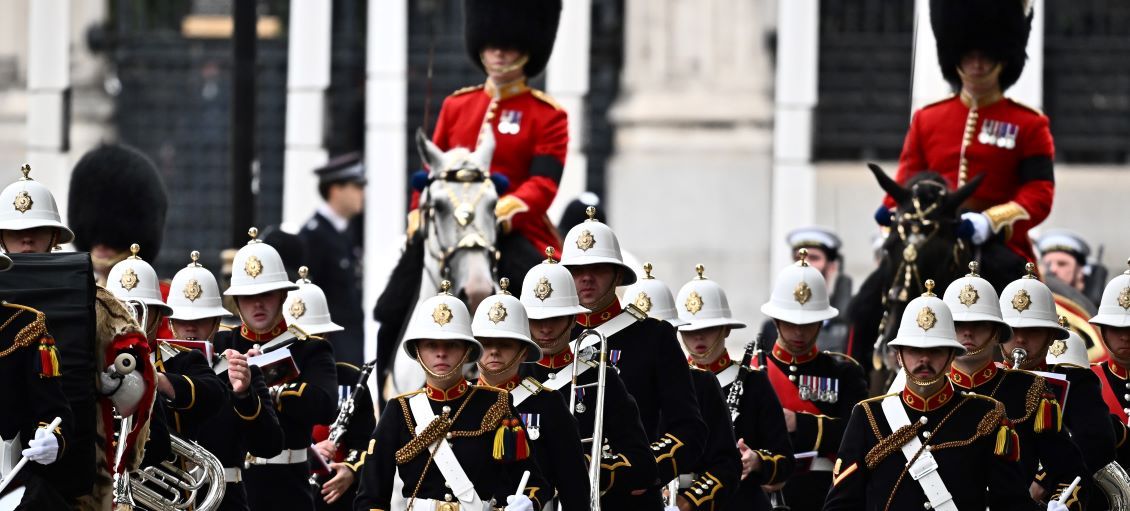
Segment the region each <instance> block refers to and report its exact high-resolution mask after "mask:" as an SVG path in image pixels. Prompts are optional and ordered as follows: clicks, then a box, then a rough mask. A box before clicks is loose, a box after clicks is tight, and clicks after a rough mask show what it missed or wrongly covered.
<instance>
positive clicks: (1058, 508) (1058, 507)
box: [1048, 500, 1067, 511]
mask: <svg viewBox="0 0 1130 511" xmlns="http://www.w3.org/2000/svg"><path fill="white" fill-rule="evenodd" d="M1048 511H1067V506H1065V505H1063V504H1060V503H1059V500H1053V501H1051V502H1048Z"/></svg>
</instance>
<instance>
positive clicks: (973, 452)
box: [824, 281, 1065, 511]
mask: <svg viewBox="0 0 1130 511" xmlns="http://www.w3.org/2000/svg"><path fill="white" fill-rule="evenodd" d="M932 288H933V281H927V283H926V289H927V292H926V294H924V295H923V296H921V297H919V298H915V299H914V300H912V301H911V302H910V303H909V304H908V305H907V307H906V313H905V314H903V317H902V323H901V324H900V325H899V331H898V335H897V336H896V338H895V339H894V340H892V341H891V343H890V345H891V346H892V347H894V348H895V349H896V350H897V352H898V355H897V356H898V358H899V360H900V363H901V365H902V367H903V371H904V372H905V374H906V386H905V388H903V390H902V391H901V392H898V393H892V394H887V395H884V396H880V397H876V398H872V399H868V400H865V401H863V402H861V403H859V404H858V405H856V406H855V408H854V409H853V411H852V414H851V419H850V420H849V422H848V426H847V430H846V431H845V433H844V438H843V442H842V443H841V444H840V452H839V458H838V459H837V460H836V464H835V467H834V470H833V473H834V480H833V486H832V489H831V491H830V492H829V493H828V499H827V503H826V504H825V506H824V509H825V510H828V511H837V510H852V511H857V510H864V509H865V510H881V509H937V510H958V509H986V508H988V509H992V510H997V509H1008V510H1013V509H1040V507H1039V506H1038V505H1037V504H1036V503H1035V502H1034V501H1032V500H1031V498H1030V497H1029V496H1028V492H1027V486H1028V482H1027V481H1025V480H1024V479H1023V478H1022V477H1021V475H1020V467H1019V465H1018V464H1017V463H1015V461H1014V460H1015V452H1016V449H1019V445H1017V443H1016V434H1015V432H1013V431H1012V430H1011V429H1010V428H1009V426H1008V420H1007V416H1006V414H1005V406H1004V405H1003V404H1002V403H1000V402H999V401H997V400H995V399H993V398H990V397H985V396H981V395H979V394H974V393H958V392H957V391H956V389H955V388H954V386H953V385H952V384H951V383H950V381H949V379H947V378H946V375H947V374H948V373H949V366H950V363H951V362H952V360H953V358H954V357H955V356H959V355H961V354H963V353H965V347H964V346H962V345H961V344H960V343H958V342H957V341H956V340H955V334H954V328H953V319H952V317H951V316H950V312H949V309H948V308H947V307H946V305H945V304H944V303H943V302H942V301H941V300H939V299H938V298H937V296H935V295H934V294H933V293H932V292H931V290H932ZM998 437H1004V439H1005V441H1003V442H998V441H997V439H998ZM908 460H912V461H913V463H910V462H908ZM1047 509H1056V510H1062V509H1065V508H1063V507H1062V506H1060V507H1053V506H1049V507H1048V508H1047Z"/></svg>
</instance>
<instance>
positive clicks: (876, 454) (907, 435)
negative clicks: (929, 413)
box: [863, 421, 922, 470]
mask: <svg viewBox="0 0 1130 511" xmlns="http://www.w3.org/2000/svg"><path fill="white" fill-rule="evenodd" d="M921 429H922V423H921V422H919V421H914V422H911V423H910V424H907V425H905V426H903V427H901V428H899V429H898V430H896V431H895V432H894V433H891V435H890V436H888V437H886V438H882V439H880V440H879V443H877V444H875V447H872V448H871V450H870V451H868V452H867V456H864V457H863V461H865V462H866V463H867V469H868V470H874V469H875V467H877V466H879V463H882V462H883V460H885V459H887V456H890V455H891V453H893V452H895V451H897V450H899V449H901V448H902V446H903V444H905V443H907V442H909V441H910V439H911V438H914V437H915V436H918V431H919V430H921Z"/></svg>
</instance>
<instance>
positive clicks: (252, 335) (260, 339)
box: [239, 319, 286, 344]
mask: <svg viewBox="0 0 1130 511" xmlns="http://www.w3.org/2000/svg"><path fill="white" fill-rule="evenodd" d="M285 331H286V321H285V320H281V319H280V320H279V324H277V325H275V327H274V328H272V329H270V330H269V331H267V332H264V333H261V334H260V333H256V332H252V331H251V329H250V328H247V323H243V324H241V325H240V326H239V335H241V336H243V338H244V339H247V340H249V341H251V342H253V343H256V344H263V343H266V342H270V341H271V339H274V338H275V337H278V336H280V335H282V333H283V332H285Z"/></svg>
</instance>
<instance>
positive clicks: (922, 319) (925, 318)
mask: <svg viewBox="0 0 1130 511" xmlns="http://www.w3.org/2000/svg"><path fill="white" fill-rule="evenodd" d="M915 320H916V321H917V323H918V328H921V329H922V331H924V332H925V331H929V330H930V329H931V328H934V325H936V324H938V317H937V316H935V315H934V310H933V309H931V308H929V307H923V308H922V309H920V310H919V311H918V317H917V318H915Z"/></svg>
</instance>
